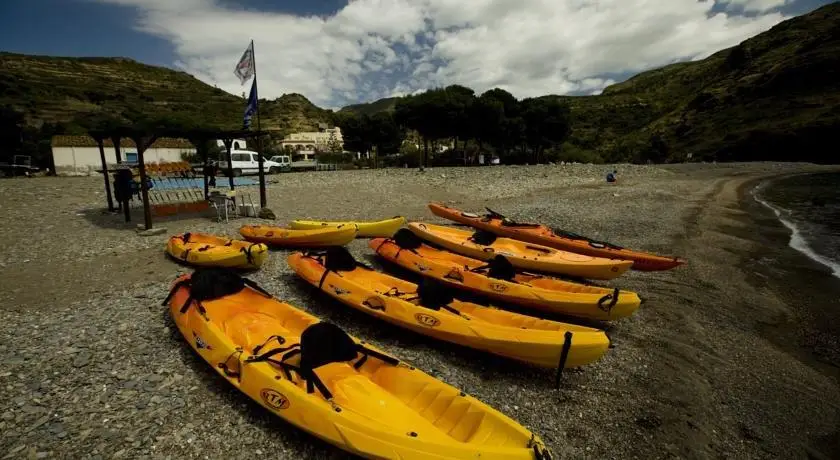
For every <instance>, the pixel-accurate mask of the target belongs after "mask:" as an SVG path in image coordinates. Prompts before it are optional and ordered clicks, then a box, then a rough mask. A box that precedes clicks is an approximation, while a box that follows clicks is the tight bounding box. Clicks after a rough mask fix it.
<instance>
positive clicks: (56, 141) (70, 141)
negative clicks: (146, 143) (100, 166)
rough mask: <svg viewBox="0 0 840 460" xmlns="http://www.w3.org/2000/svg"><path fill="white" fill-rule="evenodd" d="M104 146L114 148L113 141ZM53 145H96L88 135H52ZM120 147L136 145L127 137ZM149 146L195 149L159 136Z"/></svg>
mask: <svg viewBox="0 0 840 460" xmlns="http://www.w3.org/2000/svg"><path fill="white" fill-rule="evenodd" d="M102 144H103V145H104V146H105V147H110V148H114V143H113V142H111V139H105V141H104V142H103V143H102ZM52 146H53V147H98V145H97V144H96V141H95V140H94V139H93V138H92V137H90V136H53V138H52ZM120 147H122V148H126V147H136V145H134V141H133V140H131V139H128V138H122V139H120ZM149 148H171V149H195V147H194V146H193V145H192V144H191V143H190V141H188V140H186V139H175V138H171V137H161V138H160V139H158V140H156V141H155V143H154V144H152V145H151V147H149Z"/></svg>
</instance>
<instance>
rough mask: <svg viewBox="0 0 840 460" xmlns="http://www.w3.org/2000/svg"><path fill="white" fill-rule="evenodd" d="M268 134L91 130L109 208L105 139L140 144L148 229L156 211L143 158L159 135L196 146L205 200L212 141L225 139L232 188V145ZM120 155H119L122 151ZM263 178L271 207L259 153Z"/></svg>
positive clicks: (160, 129) (159, 129) (263, 203)
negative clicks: (125, 140)
mask: <svg viewBox="0 0 840 460" xmlns="http://www.w3.org/2000/svg"><path fill="white" fill-rule="evenodd" d="M267 134H268V133H266V132H263V131H250V130H219V129H170V128H165V127H153V128H130V127H114V128H110V129H107V130H91V131H90V135H91V137H93V138H94V139H95V140H96V141H97V144H98V145H99V153H100V157H101V160H102V173H103V175H104V176H105V189H106V196H107V199H108V209H109V210H111V211H113V210H114V209H115V208H114V203H113V199H112V197H111V185H110V178H109V177H108V165H107V163H106V161H105V150H104V146H103V141H104V140H105V139H112V140H113V142H114V145H119V141H120V139H121V138H129V139H131V140H132V141H134V144H135V146H136V147H137V162H138V169H139V170H140V193H141V197H142V200H143V220H144V225H145V228H146V230H148V229H151V228H152V210H151V205H150V204H149V187H148V183H147V180H146V178H147V176H146V162H145V159H144V157H143V152H145V151H146V149H148V148H149V146H150V145H152V144H153V143H154V142H155V140H156V139H157V138H159V137H180V138H184V139H188V140H189V141H190V142H191V143H192V144H193V145H194V146H195V148H196V152H197V153H198V154H199V156H200V158H201V160H202V163H203V165H204V168H203V171H202V176H203V177H204V199H208V197H209V187H208V183H207V174H206V169H207V167H208V166H209V159H208V154H209V151H208V145H209V141H212V140H216V139H220V140H222V142H224V145H225V149H226V154H227V164H228V170H227V176H228V178H229V180H230V189H231V190H233V189H234V183H233V162H232V160H231V153H230V151H231V146H232V145H233V140H234V139H241V138H258V139H259V138H260V137H261V136H264V135H267ZM118 155H119V154H118ZM259 181H260V207H261V208H264V207H266V206H267V202H266V201H267V199H266V193H265V169H264V167H263V157H262V154H260V155H259Z"/></svg>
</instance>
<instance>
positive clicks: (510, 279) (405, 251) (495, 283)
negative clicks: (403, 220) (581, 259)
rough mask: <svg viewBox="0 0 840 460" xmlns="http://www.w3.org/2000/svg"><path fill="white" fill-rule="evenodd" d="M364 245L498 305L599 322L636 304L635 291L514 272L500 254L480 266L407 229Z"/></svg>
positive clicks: (622, 314) (623, 313) (621, 315)
mask: <svg viewBox="0 0 840 460" xmlns="http://www.w3.org/2000/svg"><path fill="white" fill-rule="evenodd" d="M369 246H370V247H371V249H373V250H374V251H376V254H377V255H379V256H380V257H382V258H384V259H385V260H387V261H389V262H392V263H395V264H397V265H399V266H401V267H403V268H406V269H408V270H411V271H413V272H415V273H417V274H420V275H423V276H424V277H427V278H432V279H434V280H436V281H439V282H441V283H443V284H445V285H447V286H449V287H453V288H456V289H461V290H464V291H469V292H473V293H475V294H478V295H480V296H483V297H485V298H488V299H492V300H495V301H499V302H502V303H512V304H517V305H521V306H523V307H529V308H534V309H539V310H542V311H547V312H550V313H562V314H565V315H569V316H576V317H579V318H587V319H595V320H599V321H611V320H615V319H618V318H624V317H627V316H630V315H632V314H633V313H634V312H635V311H636V310H637V309H638V308H639V304H640V303H641V300H640V299H639V296H638V295H637V294H636V293H635V292H630V291H622V290H619V289H617V288H614V289H611V288H603V287H599V286H591V285H587V284H581V283H573V282H570V281H564V280H561V279H558V278H552V277H549V276H541V275H535V274H530V273H517V272H516V271H515V269H514V267H513V266H512V265H511V264H510V262H509V261H508V260H507V258H505V257H504V256H496V257H494V258H493V259H491V260H490V261H489V263H486V264H485V262H484V261H481V260H476V259H471V258H469V257H464V256H462V255H460V254H453V253H451V252H448V251H442V250H439V249H435V248H433V247H431V246H428V245H426V244H423V243H422V241H421V240H420V238H418V237H417V236H416V235H415V234H413V233H411V231H410V230H407V229H402V230H400V231H398V232H397V233H396V234H394V237H393V238H389V239H384V238H377V239H374V240H371V241H370V243H369Z"/></svg>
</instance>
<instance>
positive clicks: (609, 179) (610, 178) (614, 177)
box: [607, 171, 618, 183]
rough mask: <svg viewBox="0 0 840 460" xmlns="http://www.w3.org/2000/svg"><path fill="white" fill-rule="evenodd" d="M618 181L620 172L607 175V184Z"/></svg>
mask: <svg viewBox="0 0 840 460" xmlns="http://www.w3.org/2000/svg"><path fill="white" fill-rule="evenodd" d="M617 180H618V171H613V172H611V173H607V182H609V183H613V182H616V181H617Z"/></svg>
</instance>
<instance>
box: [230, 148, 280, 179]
mask: <svg viewBox="0 0 840 460" xmlns="http://www.w3.org/2000/svg"><path fill="white" fill-rule="evenodd" d="M257 155H259V154H258V153H257V152H252V151H250V150H231V152H230V159H231V160H232V161H233V175H234V176H241V175H243V174H259V172H260V164H259V160H258V158H259V157H257ZM218 167H219V170H220V172H221V173H223V172H224V171H227V169H228V164H227V161H220V162H219V164H218ZM282 169H283V167H282V165H281V164H280V163H277V162H274V161H270V160H266V159H265V157H263V170H264V171H265V172H267V173H269V174H277V173H279V172H280V171H282Z"/></svg>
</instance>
